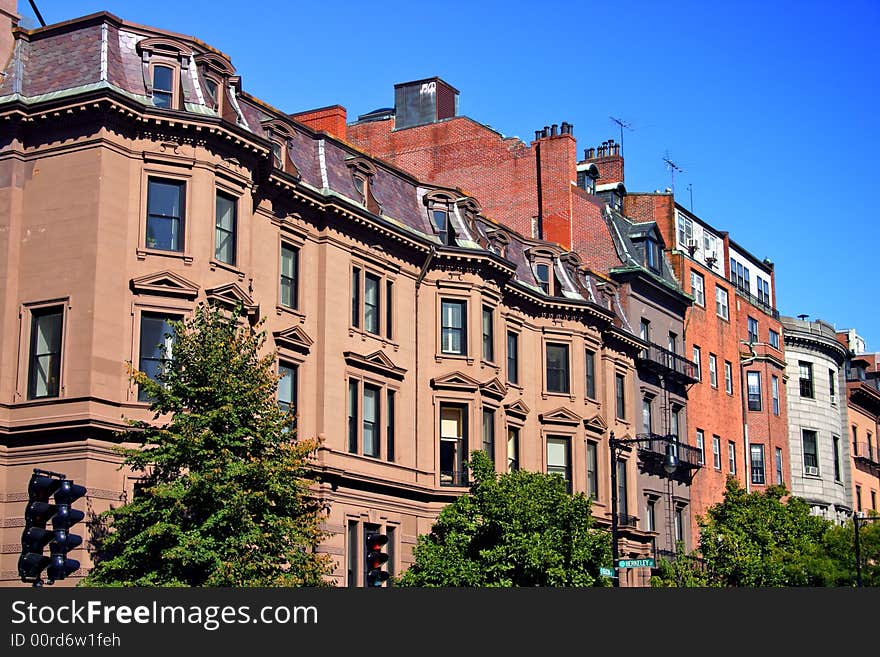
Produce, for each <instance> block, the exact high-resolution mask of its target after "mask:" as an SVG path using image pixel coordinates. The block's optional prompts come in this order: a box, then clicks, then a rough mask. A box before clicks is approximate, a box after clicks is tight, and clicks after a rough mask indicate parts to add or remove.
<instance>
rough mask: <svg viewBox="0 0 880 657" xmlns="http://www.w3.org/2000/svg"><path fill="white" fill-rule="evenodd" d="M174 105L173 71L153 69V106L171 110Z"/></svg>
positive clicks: (164, 68)
mask: <svg viewBox="0 0 880 657" xmlns="http://www.w3.org/2000/svg"><path fill="white" fill-rule="evenodd" d="M173 104H174V69H173V68H171V67H169V66H154V67H153V105H155V106H156V107H164V108H166V109H171V108H172V106H173Z"/></svg>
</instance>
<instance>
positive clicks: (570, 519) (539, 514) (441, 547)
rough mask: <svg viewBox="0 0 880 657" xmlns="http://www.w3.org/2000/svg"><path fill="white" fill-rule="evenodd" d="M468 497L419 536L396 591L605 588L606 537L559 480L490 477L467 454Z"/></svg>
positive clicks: (479, 458) (489, 470)
mask: <svg viewBox="0 0 880 657" xmlns="http://www.w3.org/2000/svg"><path fill="white" fill-rule="evenodd" d="M468 467H469V468H470V469H471V471H472V472H473V476H474V483H473V484H472V486H471V490H470V493H469V494H468V495H463V496H461V497H459V498H458V499H457V500H456V501H455V502H453V503H452V504H450V505H448V506H446V507H445V508H444V509H443V510H442V511H441V512H440V515H439V517H438V519H437V522H436V523H435V524H434V526H433V528H432V530H431V533H430V534H427V535H423V536H419V538H418V544H417V546H416V548H415V550H414V557H415V562H414V564H413V565H412V566H411V567H410V568H409V569H408V570H407V571H406V572H405V573H404V574H403V575H402V576H401V577H400V578H399V580H398V583H399V584H400V585H401V586H456V587H463V586H467V587H496V586H497V587H514V586H571V587H580V586H607V585H608V580H607V579H605V578H603V577H601V576H600V575H599V567H600V566H602V565H605V564H610V563H611V549H610V540H609V535H608V532H606V531H602V530H597V529H594V528H593V527H592V525H593V517H592V514H591V511H590V507H591V503H590V499H589V498H588V497H586V496H585V495H584V494H583V493H577V494H575V495H570V494H569V493H568V491H567V490H566V484H565V481H564V480H563V479H562V477H560V476H559V475H546V474H542V473H537V472H526V471H515V472H508V473H505V474H501V475H500V476H499V475H497V474H496V473H495V469H494V466H493V464H492V461H491V460H490V459H489V457H488V456H487V455H486V454H485V453H484V452H481V451H475V452H472V454H471V461H470V463H469V464H468Z"/></svg>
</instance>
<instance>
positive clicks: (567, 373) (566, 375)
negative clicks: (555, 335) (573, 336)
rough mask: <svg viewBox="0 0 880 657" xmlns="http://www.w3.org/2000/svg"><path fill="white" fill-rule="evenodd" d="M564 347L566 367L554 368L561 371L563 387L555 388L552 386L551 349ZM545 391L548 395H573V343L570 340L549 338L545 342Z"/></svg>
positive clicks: (555, 370)
mask: <svg viewBox="0 0 880 657" xmlns="http://www.w3.org/2000/svg"><path fill="white" fill-rule="evenodd" d="M551 347H552V348H554V349H555V348H562V349H563V350H564V353H565V359H564V365H565V366H564V369H554V370H553V371H554V372H557V371H558V372H560V383H561V384H562V388H563V389H559V390H555V389H551V388H550V371H551V370H550V349H551ZM544 391H545V392H546V394H548V395H571V344H570V343H568V342H557V341H554V340H547V341H545V342H544Z"/></svg>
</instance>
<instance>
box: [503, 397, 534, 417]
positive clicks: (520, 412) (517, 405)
mask: <svg viewBox="0 0 880 657" xmlns="http://www.w3.org/2000/svg"><path fill="white" fill-rule="evenodd" d="M504 412H505V413H507V414H508V415H513V416H514V417H519V418H521V419H523V420H525V419H526V417H528V414H529V412H530V410H529V407H528V406H526V405H525V404H524V403H523V401H522V400H521V399H517V400H516V401H515V402H511V403H510V404H505V405H504Z"/></svg>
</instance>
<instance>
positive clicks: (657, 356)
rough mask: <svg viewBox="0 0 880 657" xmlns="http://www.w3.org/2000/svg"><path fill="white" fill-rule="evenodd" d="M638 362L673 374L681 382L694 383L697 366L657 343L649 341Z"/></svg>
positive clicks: (659, 371)
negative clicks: (649, 344)
mask: <svg viewBox="0 0 880 657" xmlns="http://www.w3.org/2000/svg"><path fill="white" fill-rule="evenodd" d="M639 360H640V364H641V365H643V366H647V367H649V368H651V369H654V370H656V371H657V372H658V373H662V374H666V375H669V374H671V375H673V376H674V377H675V378H676V379H677V380H679V381H680V382H681V383H696V381H697V366H696V364H695V363H693V362H691V361H689V360H688V359H687V358H685V357H684V356H679V355H678V354H676V353H674V352H672V351H669V350H668V349H664V348H663V347H661V346H660V345H659V344H655V343H653V342H652V343H651V346H650V347H648V348H647V349H642V351H641V353H640V354H639Z"/></svg>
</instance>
